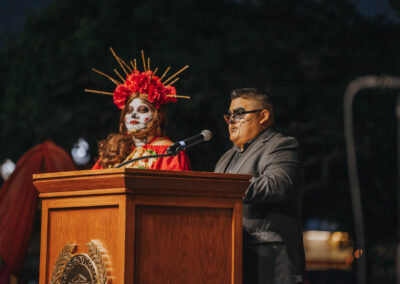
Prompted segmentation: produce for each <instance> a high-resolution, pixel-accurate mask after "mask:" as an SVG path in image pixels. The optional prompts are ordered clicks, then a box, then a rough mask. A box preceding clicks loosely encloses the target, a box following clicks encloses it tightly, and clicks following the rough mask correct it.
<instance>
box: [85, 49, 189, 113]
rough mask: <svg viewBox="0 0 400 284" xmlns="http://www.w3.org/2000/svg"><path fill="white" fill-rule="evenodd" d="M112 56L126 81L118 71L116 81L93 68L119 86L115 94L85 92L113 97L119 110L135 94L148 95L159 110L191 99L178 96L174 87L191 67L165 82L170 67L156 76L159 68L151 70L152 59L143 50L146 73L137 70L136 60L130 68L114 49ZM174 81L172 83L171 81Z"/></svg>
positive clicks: (93, 91)
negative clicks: (181, 100) (181, 74)
mask: <svg viewBox="0 0 400 284" xmlns="http://www.w3.org/2000/svg"><path fill="white" fill-rule="evenodd" d="M110 50H111V52H112V54H113V55H114V57H115V59H116V60H117V62H118V64H119V66H120V67H121V69H122V71H123V72H124V73H125V75H126V78H125V79H124V78H123V77H122V75H121V74H120V73H119V72H118V70H117V69H114V72H115V74H116V75H117V76H118V79H114V78H112V77H111V76H109V75H107V74H105V73H103V72H100V71H99V70H96V69H94V68H93V71H95V72H96V73H98V74H100V75H103V76H105V77H106V78H108V79H109V80H110V81H112V82H113V83H114V84H116V85H117V87H116V88H115V90H114V92H113V93H110V92H103V91H96V90H88V89H85V92H88V93H96V94H106V95H112V96H113V98H114V103H115V104H116V105H117V107H118V108H120V109H122V108H124V106H125V102H126V99H127V98H128V97H129V96H130V95H131V94H135V93H140V94H147V95H148V100H149V102H151V103H153V104H154V105H155V106H156V107H157V108H159V107H160V105H162V104H166V103H170V102H174V103H175V102H176V99H177V98H189V97H187V96H178V95H177V94H176V90H175V87H173V86H172V84H174V83H175V82H176V81H178V80H179V77H176V76H177V75H178V74H180V73H181V72H182V71H184V70H186V69H187V68H188V67H189V65H186V66H185V67H183V68H182V69H181V70H179V71H178V72H176V73H175V74H173V75H172V76H170V77H169V78H168V79H166V80H164V81H162V80H163V78H164V77H165V76H166V75H167V73H168V71H169V70H170V67H168V68H167V69H166V70H165V72H164V74H163V75H162V76H161V77H160V78H159V77H158V76H156V73H157V70H158V68H155V69H154V71H152V70H151V69H150V58H147V63H146V59H145V57H144V53H143V50H142V60H143V68H144V71H143V72H140V71H139V70H138V68H137V64H136V58H135V59H134V60H133V62H132V60H131V61H130V62H129V63H130V66H129V65H128V64H126V63H125V62H124V61H123V60H122V59H121V58H120V57H119V56H118V55H117V54H116V53H115V52H114V50H113V49H112V48H110ZM119 80H120V81H119ZM171 80H172V81H171Z"/></svg>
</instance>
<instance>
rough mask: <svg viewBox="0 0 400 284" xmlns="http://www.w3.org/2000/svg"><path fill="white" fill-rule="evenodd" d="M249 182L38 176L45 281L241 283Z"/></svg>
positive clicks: (137, 174) (214, 177)
mask: <svg viewBox="0 0 400 284" xmlns="http://www.w3.org/2000/svg"><path fill="white" fill-rule="evenodd" d="M249 178H250V176H248V175H228V174H217V173H208V172H207V173H206V172H175V171H156V170H141V169H107V170H87V171H86V170H85V171H71V172H59V173H50V174H37V175H34V178H33V179H34V185H35V186H36V188H37V189H38V191H39V197H40V199H41V201H42V235H41V251H40V279H39V283H41V284H45V283H50V282H56V283H57V282H59V283H68V284H69V283H113V284H114V283H135V284H139V283H140V284H142V283H156V284H160V283H161V284H162V283H174V284H175V283H178V284H179V283H190V284H194V283H201V284H204V283H213V284H215V283H235V284H238V283H242V262H241V259H242V197H243V195H244V191H245V189H246V188H247V187H248V185H249ZM78 264H79V265H78ZM85 265H86V266H85ZM71 275H72V276H71ZM52 280H53V281H52ZM85 281H86V282H85Z"/></svg>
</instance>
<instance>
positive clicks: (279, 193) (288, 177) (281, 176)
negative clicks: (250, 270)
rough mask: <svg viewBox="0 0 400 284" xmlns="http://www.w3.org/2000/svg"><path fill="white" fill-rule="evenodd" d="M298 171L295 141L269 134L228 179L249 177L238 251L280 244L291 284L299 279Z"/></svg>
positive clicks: (224, 161) (220, 167) (225, 160)
mask: <svg viewBox="0 0 400 284" xmlns="http://www.w3.org/2000/svg"><path fill="white" fill-rule="evenodd" d="M237 151H240V149H239V148H238V147H236V146H233V148H232V149H230V150H228V151H227V152H226V153H225V154H224V155H223V156H222V157H221V159H220V160H219V161H218V163H217V165H216V168H215V172H220V173H224V172H226V169H227V167H228V165H229V162H230V161H231V159H232V158H233V157H234V154H235V152H237ZM300 166H301V165H300V160H299V154H298V144H297V141H296V139H295V138H293V137H286V136H284V135H282V134H281V133H279V132H277V131H276V130H275V129H274V128H269V129H267V130H266V131H265V132H263V133H261V134H260V135H259V136H258V137H257V138H256V139H255V140H254V141H252V142H251V144H250V145H249V146H248V148H247V149H246V150H245V151H244V152H243V153H242V155H241V157H240V158H239V159H238V160H237V162H236V164H235V165H232V166H231V167H230V172H231V173H235V174H251V175H252V176H253V177H252V179H251V180H250V181H251V184H250V186H249V188H248V189H247V190H246V192H245V197H244V199H243V229H244V249H245V248H246V246H248V245H249V244H252V245H256V244H262V243H272V242H274V243H276V242H278V243H280V242H281V243H283V244H284V245H285V247H286V249H285V251H286V252H285V254H287V256H288V258H287V259H288V260H289V262H290V263H287V265H288V266H290V271H293V273H294V274H295V275H293V277H292V279H295V280H294V281H293V283H294V282H296V281H299V280H300V281H301V278H300V279H299V278H298V277H299V276H298V275H302V274H303V273H304V248H303V240H302V233H301V202H302V195H303V192H302V190H301V187H300V186H299V183H300V176H301V174H300ZM267 269H268V268H267ZM297 279H299V280H297Z"/></svg>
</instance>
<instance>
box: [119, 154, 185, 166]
mask: <svg viewBox="0 0 400 284" xmlns="http://www.w3.org/2000/svg"><path fill="white" fill-rule="evenodd" d="M177 154H178V152H170V153H167V154H161V155H148V156H142V157H138V158H134V159H131V160H129V161H126V162H123V163H122V164H119V165H118V166H116V167H115V168H120V167H122V166H125V165H126V164H130V163H132V162H136V161H139V160H143V159H151V158H163V157H172V156H176V155H177Z"/></svg>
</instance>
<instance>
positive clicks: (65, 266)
mask: <svg viewBox="0 0 400 284" xmlns="http://www.w3.org/2000/svg"><path fill="white" fill-rule="evenodd" d="M87 247H88V250H89V253H88V254H73V253H74V252H75V251H76V248H77V245H75V244H70V243H68V244H66V245H65V246H64V248H63V249H62V250H61V252H60V253H59V255H58V258H57V260H56V263H55V265H54V268H53V274H52V277H51V281H50V283H51V284H107V270H106V266H105V263H104V260H103V254H102V253H101V251H100V249H99V245H98V244H96V243H95V242H94V241H91V242H90V243H88V244H87Z"/></svg>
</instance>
